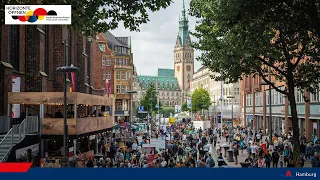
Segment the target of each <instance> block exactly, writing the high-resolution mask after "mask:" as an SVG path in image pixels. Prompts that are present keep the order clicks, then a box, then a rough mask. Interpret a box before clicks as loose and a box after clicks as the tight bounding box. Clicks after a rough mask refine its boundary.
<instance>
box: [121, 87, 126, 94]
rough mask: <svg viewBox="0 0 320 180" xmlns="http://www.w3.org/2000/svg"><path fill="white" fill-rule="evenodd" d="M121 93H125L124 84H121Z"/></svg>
mask: <svg viewBox="0 0 320 180" xmlns="http://www.w3.org/2000/svg"><path fill="white" fill-rule="evenodd" d="M121 93H122V94H125V93H126V86H125V85H121Z"/></svg>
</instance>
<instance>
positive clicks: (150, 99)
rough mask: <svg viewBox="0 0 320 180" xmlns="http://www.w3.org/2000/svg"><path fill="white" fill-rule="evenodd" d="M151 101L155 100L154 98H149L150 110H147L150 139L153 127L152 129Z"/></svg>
mask: <svg viewBox="0 0 320 180" xmlns="http://www.w3.org/2000/svg"><path fill="white" fill-rule="evenodd" d="M153 100H156V98H149V105H150V109H149V111H150V137H152V130H153V127H152V101H153ZM150 101H151V102H150Z"/></svg>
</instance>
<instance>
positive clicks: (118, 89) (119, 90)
mask: <svg viewBox="0 0 320 180" xmlns="http://www.w3.org/2000/svg"><path fill="white" fill-rule="evenodd" d="M120 88H121V86H120V85H117V94H120V93H121V89H120Z"/></svg>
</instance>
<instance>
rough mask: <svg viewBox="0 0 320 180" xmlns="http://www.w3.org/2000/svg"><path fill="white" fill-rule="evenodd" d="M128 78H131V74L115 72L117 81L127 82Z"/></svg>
mask: <svg viewBox="0 0 320 180" xmlns="http://www.w3.org/2000/svg"><path fill="white" fill-rule="evenodd" d="M130 78H131V72H125V71H117V72H116V79H118V80H129V79H130Z"/></svg>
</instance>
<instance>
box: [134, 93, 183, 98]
mask: <svg viewBox="0 0 320 180" xmlns="http://www.w3.org/2000/svg"><path fill="white" fill-rule="evenodd" d="M139 94H140V93H139V92H138V95H139ZM145 94H146V92H141V95H142V96H144V95H145ZM160 95H161V96H165V95H167V96H170V93H169V92H167V93H165V92H162V93H160ZM174 95H176V96H177V97H179V96H180V93H178V92H176V93H174V92H171V96H174Z"/></svg>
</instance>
